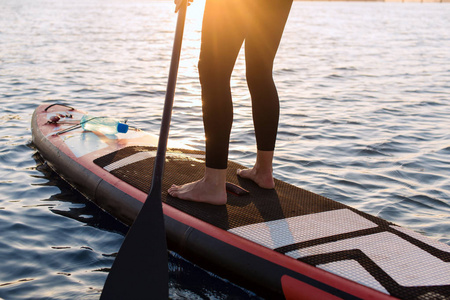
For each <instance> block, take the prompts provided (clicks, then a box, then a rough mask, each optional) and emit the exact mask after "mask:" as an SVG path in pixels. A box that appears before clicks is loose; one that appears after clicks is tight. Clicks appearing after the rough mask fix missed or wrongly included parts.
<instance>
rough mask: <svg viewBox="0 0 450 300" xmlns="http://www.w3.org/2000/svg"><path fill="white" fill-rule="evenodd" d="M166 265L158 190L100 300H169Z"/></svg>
mask: <svg viewBox="0 0 450 300" xmlns="http://www.w3.org/2000/svg"><path fill="white" fill-rule="evenodd" d="M156 190H157V191H156ZM143 229H145V230H143ZM143 231H144V232H146V234H145V235H142V232H143ZM167 264H168V255H167V241H166V231H165V227H164V215H163V211H162V204H161V190H160V189H158V188H156V189H153V188H152V191H150V194H149V196H148V198H147V201H146V202H145V203H144V206H143V207H142V209H141V212H140V213H139V215H138V217H137V218H136V221H135V222H134V224H133V225H132V226H131V228H130V230H129V231H128V234H127V236H126V238H125V240H124V242H123V244H122V247H121V248H120V251H119V253H118V255H117V257H116V259H115V261H114V264H113V266H112V268H111V272H110V273H109V275H108V278H107V279H106V282H105V286H104V288H103V292H102V295H101V298H100V299H101V300H109V299H168V297H169V288H168V286H169V275H168V266H167ZM112 270H115V271H114V272H113V271H112ZM119 270H120V272H118V271H119Z"/></svg>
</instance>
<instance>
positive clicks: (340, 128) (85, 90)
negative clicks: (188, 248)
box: [0, 0, 450, 299]
mask: <svg viewBox="0 0 450 300" xmlns="http://www.w3.org/2000/svg"><path fill="white" fill-rule="evenodd" d="M201 10H202V1H201V0H196V2H194V4H193V5H192V6H191V7H190V8H189V12H188V16H187V24H186V33H185V39H184V48H183V53H182V61H181V64H180V70H179V81H178V90H177V91H178V93H177V96H176V100H175V107H174V115H173V121H172V127H171V139H172V140H176V141H181V142H183V143H185V144H187V145H190V146H194V147H197V148H200V149H203V144H204V139H203V127H202V122H201V106H200V105H201V102H200V98H199V95H200V87H199V84H198V78H197V76H198V74H197V70H196V63H197V59H198V47H199V37H200V28H201V20H200V18H199V16H200V15H201ZM175 21H176V15H175V14H173V4H172V1H167V2H165V1H150V0H149V1H144V0H142V1H139V0H135V1H125V0H115V1H106V0H93V1H87V0H82V1H75V2H74V1H68V0H63V1H55V0H33V1H32V0H1V1H0V99H1V100H0V101H1V107H2V108H1V111H0V128H1V129H0V162H1V163H0V165H1V169H0V175H1V176H0V178H1V179H0V258H1V262H2V264H1V267H0V298H4V299H30V298H33V299H97V298H98V297H99V294H100V291H101V288H102V286H103V283H104V281H105V278H106V274H107V270H108V268H110V266H111V264H112V261H113V258H112V257H111V255H112V254H114V253H115V252H117V251H118V249H119V247H120V244H121V242H122V240H123V234H124V232H125V231H126V228H124V227H123V226H121V225H120V224H119V223H118V222H116V221H115V220H114V219H112V218H111V217H110V216H108V215H107V214H105V213H103V212H102V211H100V210H99V209H97V208H96V206H95V205H93V204H91V203H90V202H89V201H87V200H86V199H85V198H84V197H83V196H81V195H80V194H78V193H77V192H76V191H74V190H73V189H72V188H71V187H70V186H69V185H67V184H66V183H65V182H64V181H62V180H61V179H60V178H59V177H58V176H57V175H56V174H54V173H52V172H51V170H50V169H49V168H48V166H46V165H45V163H43V162H42V161H41V160H40V158H39V156H38V155H37V154H36V151H35V149H33V147H32V145H30V142H31V132H30V118H31V114H32V112H33V110H34V109H35V108H36V107H37V105H39V104H41V103H44V102H46V103H53V102H60V101H63V102H66V103H70V104H72V105H75V106H76V107H78V108H81V109H84V110H87V111H89V112H91V113H96V114H102V115H110V116H114V117H118V118H119V117H120V118H128V119H129V123H130V124H132V125H134V126H137V127H140V128H143V129H145V130H147V131H150V132H155V133H157V132H158V130H159V125H160V115H161V111H162V103H163V100H164V93H165V85H166V82H167V74H168V66H169V59H170V54H171V47H172V39H173V31H174V28H175ZM448 28H450V6H448V5H447V4H415V3H405V4H402V3H353V2H337V3H334V2H332V3H330V2H318V3H316V2H296V3H294V6H293V10H292V13H291V17H290V19H289V21H288V25H287V28H286V31H285V36H284V39H283V41H282V44H281V48H280V50H279V54H278V57H277V60H276V66H275V70H274V73H275V78H276V82H277V85H278V88H279V93H280V97H281V99H282V103H281V107H282V110H281V120H280V121H281V122H280V123H281V124H280V130H279V136H278V144H277V146H278V148H277V152H276V159H275V174H276V177H277V178H279V179H282V180H285V181H287V182H289V183H292V184H294V185H297V186H300V187H303V188H305V189H308V190H311V191H313V192H316V193H319V194H321V195H324V196H327V197H330V198H332V199H335V200H337V201H340V202H343V203H345V204H348V205H351V206H353V207H356V208H358V209H360V210H363V211H365V212H368V213H370V214H373V215H377V216H380V217H382V218H385V219H387V220H389V221H392V222H394V223H397V224H399V225H402V226H405V227H408V228H411V229H413V230H416V231H419V232H421V233H423V234H425V235H427V236H429V237H431V238H433V239H437V240H440V241H441V242H444V243H446V244H449V245H450V176H449V174H450V131H449V128H450V121H449V118H448V116H449V115H450V98H449V94H450V84H449V82H450V67H449V66H450V52H449V51H448V49H450V32H449V31H448ZM243 62H244V61H243V57H240V58H239V60H238V62H237V64H236V69H235V72H234V76H233V81H232V85H233V92H234V105H235V118H234V125H233V131H232V138H231V149H230V156H231V157H230V158H231V159H233V160H236V161H238V162H240V163H242V164H244V165H247V166H251V164H252V162H253V160H254V158H255V155H254V138H253V131H252V121H251V118H250V106H249V94H248V91H247V88H246V83H245V80H244V64H243ZM170 285H171V287H170V294H171V297H172V298H174V299H186V298H189V299H205V298H211V299H228V298H243V299H251V298H256V296H255V295H254V294H252V293H251V292H249V291H246V290H244V289H241V288H240V287H237V286H235V285H233V284H232V283H230V282H228V281H226V280H223V279H221V278H217V277H215V276H214V275H213V274H210V273H208V272H206V271H205V270H203V269H200V268H198V267H196V266H194V265H192V264H191V263H189V262H187V261H185V260H183V259H182V258H181V257H179V256H178V255H176V254H174V253H171V255H170Z"/></svg>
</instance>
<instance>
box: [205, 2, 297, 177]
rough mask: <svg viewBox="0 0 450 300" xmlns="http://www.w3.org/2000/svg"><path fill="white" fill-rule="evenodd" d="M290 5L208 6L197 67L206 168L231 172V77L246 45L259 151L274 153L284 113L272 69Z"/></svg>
mask: <svg viewBox="0 0 450 300" xmlns="http://www.w3.org/2000/svg"><path fill="white" fill-rule="evenodd" d="M291 6H292V0H207V1H206V6H205V12H204V17H203V29H202V43H201V51H200V60H199V64H198V68H199V74H200V83H201V86H202V102H203V123H204V128H205V135H206V166H207V167H209V168H214V169H226V168H227V160H228V146H229V138H230V131H231V125H232V122H233V104H232V100H231V89H230V78H231V73H232V71H233V68H234V64H235V62H236V58H237V56H238V54H239V51H240V49H241V47H242V44H243V42H244V40H245V62H246V77H247V84H248V87H249V90H250V94H251V98H252V112H253V123H254V127H255V136H256V142H257V148H258V150H263V151H273V150H274V148H275V140H276V135H277V129H278V118H279V110H280V108H279V99H278V93H277V89H276V87H275V84H274V81H273V78H272V69H273V61H274V58H275V54H276V52H277V49H278V45H279V43H280V39H281V36H282V33H283V30H284V26H285V24H286V20H287V18H288V15H289V11H290V9H291Z"/></svg>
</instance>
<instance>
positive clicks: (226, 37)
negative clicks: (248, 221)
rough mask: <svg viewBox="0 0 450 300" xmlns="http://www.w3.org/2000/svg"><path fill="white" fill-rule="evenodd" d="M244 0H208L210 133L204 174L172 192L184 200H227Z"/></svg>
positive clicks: (204, 68)
mask: <svg viewBox="0 0 450 300" xmlns="http://www.w3.org/2000/svg"><path fill="white" fill-rule="evenodd" d="M243 2H244V3H245V1H242V0H207V1H206V6H205V13H204V17H203V29H202V44H201V50H200V60H199V67H198V68H199V74H200V82H201V86H202V104H203V123H204V128H205V136H206V169H205V175H204V177H203V178H202V179H201V180H199V181H196V182H193V183H189V184H185V185H183V186H172V187H171V188H170V189H169V194H170V195H172V196H174V197H178V198H181V199H184V200H191V201H199V202H207V203H211V204H218V205H219V204H225V203H226V199H227V195H226V186H225V184H226V168H227V161H228V145H229V137H230V131H231V125H232V122H233V105H232V99H231V90H230V78H231V73H232V71H233V68H234V64H235V61H236V58H237V56H238V54H239V50H240V49H241V46H242V43H243V41H244V38H245V26H244V24H243V17H244V16H245V15H246V14H247V13H248V11H246V9H245V7H243V6H242V3H243Z"/></svg>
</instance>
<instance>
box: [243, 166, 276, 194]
mask: <svg viewBox="0 0 450 300" xmlns="http://www.w3.org/2000/svg"><path fill="white" fill-rule="evenodd" d="M237 175H238V176H240V177H242V178H247V179H250V180H253V181H254V182H255V183H256V184H257V185H258V186H259V187H261V188H263V189H273V188H275V181H274V180H273V176H272V172H259V171H258V170H257V169H256V168H252V169H243V170H242V169H237Z"/></svg>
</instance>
